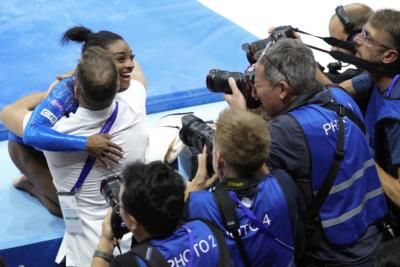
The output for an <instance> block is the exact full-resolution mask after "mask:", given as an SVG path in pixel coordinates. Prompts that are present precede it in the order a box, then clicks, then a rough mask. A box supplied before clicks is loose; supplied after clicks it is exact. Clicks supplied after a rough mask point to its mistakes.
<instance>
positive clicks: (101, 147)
mask: <svg viewBox="0 0 400 267" xmlns="http://www.w3.org/2000/svg"><path fill="white" fill-rule="evenodd" d="M110 139H111V135H110V134H95V135H91V136H89V137H88V140H87V142H86V151H87V152H89V154H91V155H93V156H95V157H96V158H97V159H99V160H100V161H101V163H103V165H104V166H105V167H107V168H109V167H110V163H111V162H115V163H119V162H120V159H121V158H122V156H123V151H122V147H120V146H119V145H117V144H115V143H113V142H111V141H110Z"/></svg>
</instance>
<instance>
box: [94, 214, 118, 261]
mask: <svg viewBox="0 0 400 267" xmlns="http://www.w3.org/2000/svg"><path fill="white" fill-rule="evenodd" d="M111 213H112V209H111V208H109V209H108V212H107V214H106V216H105V217H104V221H103V225H102V229H101V236H100V240H99V243H97V247H96V252H100V254H102V255H107V256H108V257H112V254H113V251H114V247H115V246H116V244H117V240H116V238H115V236H114V233H113V231H112V229H111ZM91 266H92V267H106V266H110V262H109V261H108V260H105V258H104V257H103V256H96V255H95V256H94V257H93V260H92V264H91Z"/></svg>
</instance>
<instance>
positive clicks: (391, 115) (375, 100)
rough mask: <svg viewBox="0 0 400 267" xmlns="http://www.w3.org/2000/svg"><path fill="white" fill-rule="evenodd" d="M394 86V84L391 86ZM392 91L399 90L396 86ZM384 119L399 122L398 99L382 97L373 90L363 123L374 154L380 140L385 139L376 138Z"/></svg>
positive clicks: (381, 128) (399, 101) (399, 104)
mask: <svg viewBox="0 0 400 267" xmlns="http://www.w3.org/2000/svg"><path fill="white" fill-rule="evenodd" d="M394 86H396V84H393V87H394ZM393 89H395V90H400V86H399V85H397V87H396V88H393ZM388 90H389V89H388ZM386 119H389V120H396V121H400V99H391V98H389V97H386V96H382V95H381V94H380V93H379V89H378V88H374V90H373V91H372V93H371V97H370V100H369V103H368V107H367V112H366V114H365V123H366V126H367V130H368V139H369V144H370V146H371V148H372V149H373V150H374V151H375V152H376V150H377V148H379V147H381V146H382V144H381V142H380V140H381V138H385V137H384V136H378V133H382V131H383V124H382V123H381V122H383V121H384V120H386ZM377 156H378V155H377ZM380 160H382V159H380Z"/></svg>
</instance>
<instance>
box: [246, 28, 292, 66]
mask: <svg viewBox="0 0 400 267" xmlns="http://www.w3.org/2000/svg"><path fill="white" fill-rule="evenodd" d="M294 37H295V36H294V29H293V28H292V26H289V25H287V26H279V27H276V28H275V29H274V31H273V32H271V34H270V35H269V36H268V37H267V38H265V39H261V40H257V41H255V42H252V43H244V44H242V49H243V50H244V51H245V53H246V57H247V60H248V61H249V63H250V64H254V63H256V62H257V58H258V55H259V53H261V52H262V51H263V50H264V49H268V47H270V46H271V45H272V44H274V43H276V42H277V41H278V40H279V39H282V38H294Z"/></svg>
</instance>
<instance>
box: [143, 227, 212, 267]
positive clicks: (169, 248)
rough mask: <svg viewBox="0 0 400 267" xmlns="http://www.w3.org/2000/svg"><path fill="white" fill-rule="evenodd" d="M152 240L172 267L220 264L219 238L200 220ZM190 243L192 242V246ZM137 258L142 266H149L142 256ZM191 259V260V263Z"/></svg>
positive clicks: (201, 266) (153, 244) (199, 266)
mask: <svg viewBox="0 0 400 267" xmlns="http://www.w3.org/2000/svg"><path fill="white" fill-rule="evenodd" d="M160 223H162V222H160ZM185 228H186V229H185ZM187 229H189V230H190V232H191V235H192V237H193V240H192V241H190V237H189V235H188V233H187ZM150 242H151V244H152V246H153V247H155V248H156V249H157V250H158V251H159V252H160V254H161V256H162V257H163V258H164V259H165V261H166V262H167V263H168V264H169V266H171V267H185V266H190V265H191V266H193V267H196V266H198V267H203V266H210V267H212V266H214V267H217V266H218V262H219V247H218V244H217V239H216V237H215V236H214V235H213V233H212V231H211V230H210V228H208V226H207V224H205V223H204V222H202V221H200V220H193V221H190V222H187V223H185V224H184V225H183V227H179V228H178V229H177V230H176V231H175V232H174V233H173V234H171V235H169V236H168V237H166V238H164V239H158V240H157V239H152V240H151V241H150ZM190 243H192V246H191V247H190ZM191 257H192V260H191ZM137 259H138V263H139V265H140V266H143V267H145V266H147V265H146V263H144V262H143V261H142V260H141V259H140V258H137ZM189 261H191V262H190V263H189Z"/></svg>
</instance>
